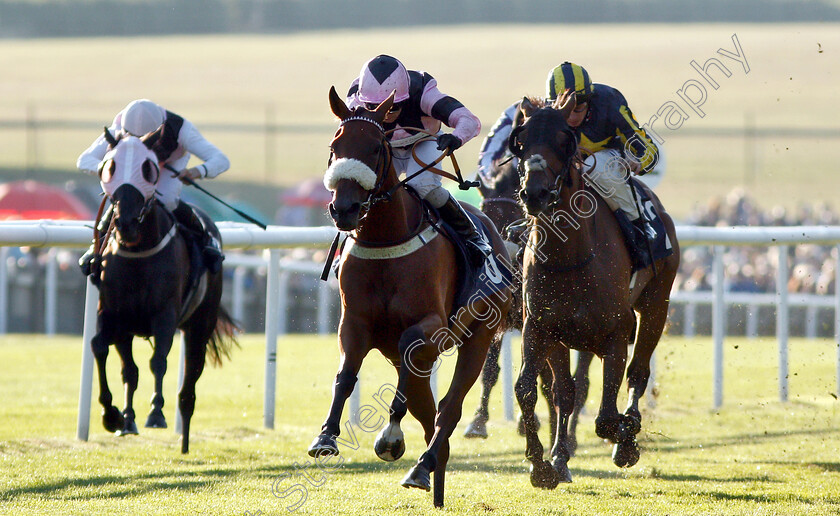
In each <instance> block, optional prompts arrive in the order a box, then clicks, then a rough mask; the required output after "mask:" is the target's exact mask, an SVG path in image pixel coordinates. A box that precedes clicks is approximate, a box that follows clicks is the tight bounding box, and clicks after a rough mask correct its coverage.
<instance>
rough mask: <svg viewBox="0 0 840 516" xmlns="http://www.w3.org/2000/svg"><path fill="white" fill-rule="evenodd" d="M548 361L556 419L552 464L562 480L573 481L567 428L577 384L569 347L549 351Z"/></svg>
mask: <svg viewBox="0 0 840 516" xmlns="http://www.w3.org/2000/svg"><path fill="white" fill-rule="evenodd" d="M547 362H548V366H549V367H550V368H551V372H552V378H553V382H552V408H551V410H552V413H553V414H554V418H553V419H554V421H555V425H554V427H553V428H552V431H553V432H554V434H552V439H553V440H554V446H552V448H551V464H552V466H553V467H554V470H555V471H557V473H558V474H559V475H560V481H561V482H571V481H572V474H571V472H570V471H569V458H570V457H571V452H570V451H569V449H568V446H567V442H568V441H567V439H568V436H567V434H566V428H567V426H568V421H569V414H571V413H572V409H573V408H574V404H575V384H574V382H573V381H572V375H571V373H570V371H569V348H567V347H566V346H557V347H555V348H554V350H553V351H552V352H551V353H549V355H548V361H547ZM543 381H545V380H543Z"/></svg>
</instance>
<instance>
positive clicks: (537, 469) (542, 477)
mask: <svg viewBox="0 0 840 516" xmlns="http://www.w3.org/2000/svg"><path fill="white" fill-rule="evenodd" d="M559 483H560V474H559V473H557V471H555V470H554V468H553V467H551V464H549V462H548V461H545V460H539V461H537V462H535V463H533V464H531V485H532V486H534V487H538V488H540V489H554V488H556V487H557V484H559Z"/></svg>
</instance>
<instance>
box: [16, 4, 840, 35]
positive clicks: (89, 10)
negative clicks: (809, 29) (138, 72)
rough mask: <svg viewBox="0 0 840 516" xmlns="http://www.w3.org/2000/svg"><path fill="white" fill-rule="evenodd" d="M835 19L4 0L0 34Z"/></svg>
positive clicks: (665, 7)
mask: <svg viewBox="0 0 840 516" xmlns="http://www.w3.org/2000/svg"><path fill="white" fill-rule="evenodd" d="M796 21H811V22H814V21H840V7H838V5H837V4H832V3H829V2H828V1H826V0H739V1H732V0H684V1H674V0H588V1H580V0H579V1H567V0H63V1H55V0H52V1H50V0H30V1H25V0H13V1H7V0H0V37H21V38H26V37H33V38H35V37H63V36H114V35H148V34H153V35H155V34H185V33H187V34H206V33H240V32H257V33H259V32H264V33H272V32H290V31H300V30H314V29H335V28H371V27H389V26H391V27H399V26H411V25H441V24H468V23H532V22H533V23H616V22H637V23H638V22H663V23H665V22H667V23H673V22H677V23H681V22H796Z"/></svg>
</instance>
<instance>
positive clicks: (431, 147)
mask: <svg viewBox="0 0 840 516" xmlns="http://www.w3.org/2000/svg"><path fill="white" fill-rule="evenodd" d="M413 149H414V153H416V154H417V157H418V158H419V159H420V160H421V161H422V162H423V163H425V164H429V163H431V162H433V161H434V160H436V159H438V157H440V154H441V152H442V151H439V150H437V142H435V140H425V141H422V142H420V143H418V144H416V145H414V146H413ZM393 151H394V168H395V169H396V171H397V175H401V174H405V175H406V177H408V176H410V175H412V174H414V173H415V172H417V171H418V170H420V169H422V168H423V166H424V165H421V164H420V163H418V162H417V160H415V159H414V157H413V156H412V155H411V154H412V146H411V145H409V146H408V147H394V148H393ZM438 167H439V164H438V165H435V168H438ZM408 185H409V186H411V187H412V188H414V189H415V190H417V193H418V194H420V197H422V198H424V199H425V198H426V196H428V195H429V193H431V192H432V191H433V190H436V189H438V188H440V187H441V176H439V175H437V174H435V173H433V172H430V171H428V170H426V171H425V172H421V173H420V174H418V175H417V177H415V178H413V179H410V180H408ZM432 204H435V203H434V202H432Z"/></svg>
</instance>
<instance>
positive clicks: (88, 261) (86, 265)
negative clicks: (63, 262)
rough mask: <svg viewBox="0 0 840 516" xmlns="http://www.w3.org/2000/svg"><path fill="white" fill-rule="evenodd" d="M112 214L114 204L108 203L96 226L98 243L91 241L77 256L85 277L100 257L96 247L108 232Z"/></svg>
mask: <svg viewBox="0 0 840 516" xmlns="http://www.w3.org/2000/svg"><path fill="white" fill-rule="evenodd" d="M113 214H114V205H113V204H112V205H109V206H108V209H107V210H105V214H104V215H102V218H101V219H99V225H97V226H96V229H97V230H98V231H99V238H100V243H99V245H98V246H97V242H91V244H90V247H89V248H88V250H87V251H85V254H83V255H82V257H81V258H79V268H80V269H82V274H84V275H85V276H86V277H87V276H90V275H91V273H92V272H94V269H95V267H94V264H95V262H98V261H99V259H100V258H101V256H100V255H98V254H97V253H96V248H97V247H101V246H102V244H101V241H102V240H101V239H103V238H105V234H106V233H107V232H108V227H109V226H110V225H111V217H112V216H113Z"/></svg>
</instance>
